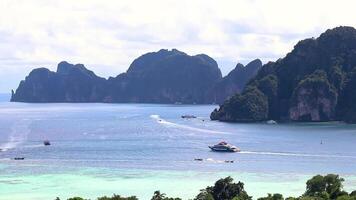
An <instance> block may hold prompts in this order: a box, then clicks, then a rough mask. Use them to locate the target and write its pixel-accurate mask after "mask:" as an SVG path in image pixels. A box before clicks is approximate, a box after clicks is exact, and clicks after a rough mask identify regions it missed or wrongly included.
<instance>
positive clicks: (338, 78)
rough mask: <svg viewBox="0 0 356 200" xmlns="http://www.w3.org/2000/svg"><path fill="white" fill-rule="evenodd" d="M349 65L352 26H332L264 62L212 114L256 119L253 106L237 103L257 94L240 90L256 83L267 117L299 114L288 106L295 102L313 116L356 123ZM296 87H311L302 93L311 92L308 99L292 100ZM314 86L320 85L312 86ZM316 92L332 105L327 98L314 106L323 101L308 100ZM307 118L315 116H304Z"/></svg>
mask: <svg viewBox="0 0 356 200" xmlns="http://www.w3.org/2000/svg"><path fill="white" fill-rule="evenodd" d="M355 66H356V29H354V28H352V27H337V28H334V29H331V30H327V31H326V32H325V33H323V34H321V35H320V37H319V38H317V39H314V38H310V39H306V40H303V41H300V42H298V44H297V45H295V47H294V49H293V50H292V51H291V52H290V53H288V54H287V56H286V57H284V58H282V59H279V60H277V61H276V62H270V63H268V64H266V65H264V66H263V67H262V68H261V69H260V70H259V72H258V74H257V75H256V76H255V77H254V78H253V79H252V80H251V81H249V83H248V84H247V85H246V86H245V89H244V91H243V93H245V94H242V95H236V96H234V97H232V98H231V99H230V100H228V101H226V102H225V103H224V104H223V105H222V106H221V107H220V109H219V110H216V111H215V112H214V113H213V114H212V119H217V120H221V121H234V120H231V119H234V117H233V116H237V117H235V119H236V121H240V120H243V121H258V120H260V119H261V117H260V116H261V115H258V117H257V120H256V112H255V111H256V110H255V109H242V107H243V104H245V102H249V101H250V100H246V99H245V98H252V99H253V98H255V99H259V98H260V97H259V93H258V92H253V93H249V94H251V95H246V94H247V93H248V92H247V90H250V89H251V88H253V87H257V88H258V90H259V91H261V92H262V93H263V94H264V95H265V96H266V97H267V99H268V107H267V109H264V110H267V111H268V118H271V119H274V120H279V119H282V120H284V119H286V120H291V119H292V118H296V117H297V118H299V116H298V114H299V113H298V110H297V111H296V112H294V113H293V114H291V113H290V110H291V109H293V108H295V105H296V104H298V103H301V104H303V105H305V104H306V105H308V107H307V108H309V109H313V112H315V111H316V112H319V113H318V116H326V117H325V120H343V121H346V122H350V123H356V104H355V103H354V102H356V75H355V72H352V71H353V68H354V67H355ZM301 87H309V88H311V90H309V91H312V92H310V94H308V96H310V95H314V98H306V99H305V98H299V99H295V96H294V94H295V93H296V91H298V89H300V88H301ZM318 87H321V88H322V89H321V90H317V89H318ZM316 91H320V92H316ZM247 96H248V97H247ZM318 97H322V98H323V100H327V101H328V102H332V103H331V104H332V105H331V106H329V104H330V103H327V107H328V108H327V109H324V110H322V109H320V110H319V106H320V105H322V104H323V103H320V102H318V100H317V101H316V102H317V103H315V102H313V101H315V99H318ZM251 101H254V100H251ZM300 101H302V102H300ZM224 107H225V108H224ZM230 109H231V110H230ZM259 111H260V110H259ZM253 112H255V113H253ZM303 112H304V113H302V114H303V115H304V114H308V110H306V111H303ZM325 112H327V113H325ZM258 113H259V114H260V113H261V112H258ZM262 118H263V117H262ZM302 118H303V117H302ZM293 120H294V119H293ZM307 120H308V121H316V120H318V119H317V118H314V119H313V118H308V117H307ZM322 121H324V119H323V120H322Z"/></svg>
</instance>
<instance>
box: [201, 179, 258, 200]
mask: <svg viewBox="0 0 356 200" xmlns="http://www.w3.org/2000/svg"><path fill="white" fill-rule="evenodd" d="M206 191H207V192H208V193H210V194H211V195H212V196H213V198H214V200H232V199H234V198H235V197H237V198H238V199H239V200H250V199H251V197H250V196H248V194H247V192H246V191H245V189H244V184H243V183H242V182H240V181H239V182H238V183H234V182H233V179H232V178H231V177H226V178H223V179H220V180H218V181H216V182H215V185H214V186H212V187H207V188H206Z"/></svg>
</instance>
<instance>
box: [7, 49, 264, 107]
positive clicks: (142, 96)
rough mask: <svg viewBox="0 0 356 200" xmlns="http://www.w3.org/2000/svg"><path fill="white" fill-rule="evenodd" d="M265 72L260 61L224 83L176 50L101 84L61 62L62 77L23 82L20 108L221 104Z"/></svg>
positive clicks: (207, 66) (149, 56) (40, 73)
mask: <svg viewBox="0 0 356 200" xmlns="http://www.w3.org/2000/svg"><path fill="white" fill-rule="evenodd" d="M261 67H262V63H261V61H259V60H255V61H253V62H251V63H250V64H248V65H247V66H246V67H244V66H243V65H241V64H238V65H237V67H236V68H235V69H234V70H232V71H231V72H230V73H229V75H228V76H226V77H222V75H221V72H220V69H219V67H218V64H217V63H216V61H215V60H214V59H212V58H211V57H209V56H207V55H205V54H198V55H194V56H190V55H188V54H186V53H184V52H181V51H178V50H176V49H172V50H165V49H161V50H159V51H157V52H151V53H146V54H144V55H142V56H140V57H138V58H137V59H135V60H134V61H133V62H132V64H131V65H130V67H129V68H128V70H127V72H125V73H122V74H119V75H118V76H116V77H110V78H109V79H105V78H101V77H99V76H97V75H96V74H95V73H94V72H92V71H90V70H88V69H86V68H85V67H84V65H82V64H76V65H73V64H70V63H68V62H65V61H63V62H60V63H59V64H58V67H57V71H56V72H53V71H50V70H48V69H46V68H38V69H34V70H32V72H31V73H30V74H29V75H28V76H27V77H26V79H25V80H24V81H21V82H20V84H19V87H18V88H17V89H16V91H15V92H12V97H11V101H15V102H46V103H52V102H106V103H179V104H180V103H182V104H195V103H196V104H211V103H222V102H223V101H224V100H225V99H226V98H227V97H229V96H232V95H234V94H235V93H238V92H240V91H242V89H243V88H244V86H245V84H246V83H247V81H248V80H249V79H250V78H251V77H253V76H254V75H255V74H256V73H257V71H258V69H260V68H261Z"/></svg>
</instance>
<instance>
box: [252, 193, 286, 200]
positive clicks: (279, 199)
mask: <svg viewBox="0 0 356 200" xmlns="http://www.w3.org/2000/svg"><path fill="white" fill-rule="evenodd" d="M257 200H284V198H283V195H281V194H279V193H276V194H273V195H272V194H270V193H268V196H267V197H261V198H258V199H257Z"/></svg>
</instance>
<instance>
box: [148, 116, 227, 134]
mask: <svg viewBox="0 0 356 200" xmlns="http://www.w3.org/2000/svg"><path fill="white" fill-rule="evenodd" d="M150 117H151V118H152V119H155V120H156V121H157V122H158V123H160V124H163V125H166V126H169V127H175V128H181V129H186V130H190V131H195V132H203V133H214V134H230V133H228V132H223V131H214V130H208V129H202V128H196V127H191V126H187V125H182V124H176V123H173V122H169V121H166V120H164V119H162V118H161V117H160V116H159V115H151V116H150Z"/></svg>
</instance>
